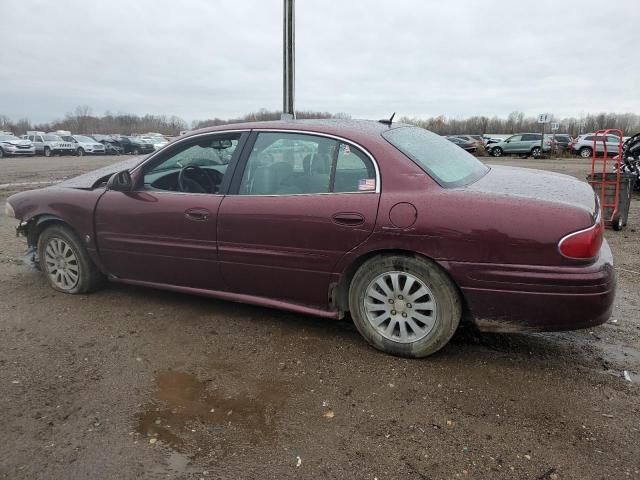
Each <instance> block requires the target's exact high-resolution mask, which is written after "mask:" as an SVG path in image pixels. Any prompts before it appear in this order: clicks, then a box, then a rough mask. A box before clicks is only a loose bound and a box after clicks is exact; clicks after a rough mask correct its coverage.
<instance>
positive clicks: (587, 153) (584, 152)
mask: <svg viewBox="0 0 640 480" xmlns="http://www.w3.org/2000/svg"><path fill="white" fill-rule="evenodd" d="M582 156H583V157H584V158H587V157H590V156H591V152H590V151H589V150H587V149H586V148H585V149H584V150H582Z"/></svg>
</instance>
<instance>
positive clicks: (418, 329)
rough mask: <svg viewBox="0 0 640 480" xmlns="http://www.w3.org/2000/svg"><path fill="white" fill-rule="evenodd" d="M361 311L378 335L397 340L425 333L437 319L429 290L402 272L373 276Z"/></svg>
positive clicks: (417, 280)
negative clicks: (364, 313)
mask: <svg viewBox="0 0 640 480" xmlns="http://www.w3.org/2000/svg"><path fill="white" fill-rule="evenodd" d="M364 311H365V312H366V317H367V320H368V322H369V323H370V324H371V326H372V327H373V328H375V329H376V331H377V332H378V333H379V334H380V335H382V336H383V337H384V338H386V339H388V340H393V341H394V342H399V343H412V342H416V341H418V340H420V339H422V338H424V337H426V336H427V335H428V334H429V333H430V332H431V331H432V330H433V328H434V327H435V325H436V323H437V321H438V317H437V310H436V301H435V298H434V296H433V293H432V292H431V290H430V289H429V287H427V285H425V284H424V282H422V281H421V280H420V279H418V278H417V277H415V276H414V275H411V274H410V273H406V272H386V273H383V274H382V275H378V276H377V277H376V278H374V279H373V281H372V282H371V283H370V284H369V286H368V287H367V290H366V295H365V298H364Z"/></svg>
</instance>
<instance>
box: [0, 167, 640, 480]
mask: <svg viewBox="0 0 640 480" xmlns="http://www.w3.org/2000/svg"><path fill="white" fill-rule="evenodd" d="M122 159H123V157H83V158H77V157H55V158H42V157H35V158H3V159H0V202H1V204H2V205H4V200H5V198H6V197H8V196H9V195H10V194H11V193H13V192H15V191H19V190H26V189H29V188H37V187H41V186H43V184H40V183H35V184H31V185H7V184H16V183H20V184H22V183H26V182H51V181H56V180H61V179H64V178H68V177H70V176H73V175H76V174H79V173H82V172H85V171H89V170H92V169H94V168H98V167H100V166H103V165H106V164H109V163H111V162H114V161H119V160H122ZM490 163H501V164H511V165H522V166H528V167H533V168H541V169H547V170H553V171H558V172H562V173H567V174H570V175H575V176H577V177H578V178H582V179H583V178H584V176H585V175H586V173H587V170H588V168H589V164H590V162H588V161H586V162H585V161H584V160H580V159H563V160H522V159H519V158H506V159H501V160H500V161H494V160H493V159H491V162H490ZM639 225H640V197H638V196H637V195H636V196H635V198H634V200H633V204H632V207H631V216H630V220H629V227H628V228H627V229H626V230H623V231H622V232H613V231H610V230H607V232H606V236H607V238H608V240H609V242H610V243H611V246H612V249H613V251H614V255H615V260H616V268H617V271H618V282H619V283H618V285H619V288H618V293H617V298H616V306H615V310H614V313H613V317H612V319H611V320H610V321H609V322H608V323H607V324H605V325H602V326H600V327H597V328H594V329H592V330H587V331H579V332H569V333H559V334H510V335H489V334H483V335H479V334H475V333H473V332H469V331H461V332H459V333H458V334H456V336H455V337H454V339H453V341H452V343H451V344H450V345H449V346H447V347H446V348H445V349H444V350H443V351H441V352H440V353H438V354H437V355H435V356H433V357H431V358H428V359H424V360H407V359H400V358H394V357H391V356H388V355H384V354H382V353H379V352H377V351H375V350H373V349H372V348H370V347H368V346H367V344H366V343H365V342H364V341H363V340H362V339H361V338H360V337H359V335H358V333H357V332H356V330H355V328H354V327H353V325H352V324H351V323H350V321H342V322H337V321H328V320H322V319H317V318H312V317H304V316H301V315H296V314H291V313H283V312H279V311H273V310H267V309H262V308H257V307H251V306H245V305H239V304H233V303H229V302H223V301H215V300H209V299H203V298H194V297H189V296H184V295H179V294H173V293H167V292H159V291H154V290H148V289H143V288H133V287H126V286H119V285H109V286H108V287H107V288H106V289H104V290H102V291H100V292H98V293H95V294H92V295H80V296H66V295H62V294H58V293H55V292H54V291H53V290H51V289H50V288H49V287H48V286H47V285H46V283H45V280H44V278H43V277H42V276H41V275H40V274H38V272H36V271H34V270H32V269H30V268H28V267H26V266H25V265H23V263H22V260H21V258H22V253H23V251H24V249H25V243H24V240H23V239H16V238H15V235H14V226H15V222H14V221H13V220H12V219H7V218H6V217H0V441H1V443H2V451H3V455H2V456H0V478H6V479H22V478H24V479H34V478H37V479H76V478H90V479H103V478H104V479H107V478H118V479H128V478H196V479H199V478H205V479H245V478H247V479H250V478H251V479H253V478H255V479H282V478H340V479H343V478H357V479H371V480H373V479H375V478H377V479H379V480H386V479H397V478H402V479H450V478H451V479H455V478H470V479H471V478H475V479H479V478H482V479H484V478H487V479H532V480H534V479H556V478H561V479H600V478H612V479H620V478H640V473H639V471H640V447H639V446H640V402H639V401H638V400H639V398H640V397H639V394H640V385H639V381H640V291H639V290H640V289H639V287H638V285H639V284H640V273H639V272H640V254H639V253H638V247H639V240H640V233H639V232H638V226H639ZM623 370H627V371H629V372H630V374H631V377H632V380H633V381H632V382H628V381H625V379H624V378H623Z"/></svg>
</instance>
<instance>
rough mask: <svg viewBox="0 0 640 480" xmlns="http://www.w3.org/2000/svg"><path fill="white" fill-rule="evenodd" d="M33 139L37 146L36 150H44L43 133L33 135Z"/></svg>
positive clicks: (39, 151)
mask: <svg viewBox="0 0 640 480" xmlns="http://www.w3.org/2000/svg"><path fill="white" fill-rule="evenodd" d="M31 141H32V142H33V144H34V145H35V147H36V152H38V153H42V152H44V140H43V139H42V135H33V139H32V140H31Z"/></svg>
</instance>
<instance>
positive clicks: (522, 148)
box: [486, 133, 551, 157]
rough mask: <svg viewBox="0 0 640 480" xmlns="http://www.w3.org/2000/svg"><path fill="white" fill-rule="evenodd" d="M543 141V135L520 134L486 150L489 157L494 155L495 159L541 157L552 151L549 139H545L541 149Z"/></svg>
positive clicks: (487, 147) (494, 144)
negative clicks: (525, 156) (527, 156)
mask: <svg viewBox="0 0 640 480" xmlns="http://www.w3.org/2000/svg"><path fill="white" fill-rule="evenodd" d="M541 139H542V134H541V133H518V134H517V135H511V136H510V137H508V138H506V139H504V140H503V141H501V142H498V143H493V144H490V145H487V146H486V149H487V152H488V153H489V155H493V156H494V157H501V156H502V155H512V154H519V155H531V156H532V157H539V156H540V155H541V154H542V152H543V151H544V152H548V151H550V150H551V140H549V139H545V140H544V142H543V145H542V149H541V148H540V140H541Z"/></svg>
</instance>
